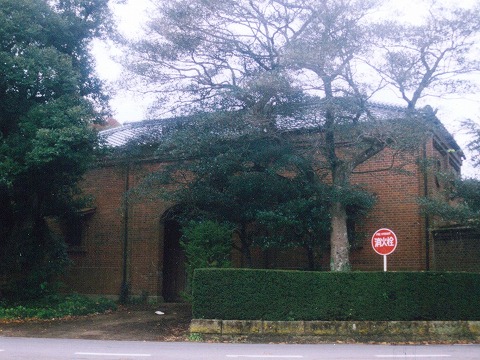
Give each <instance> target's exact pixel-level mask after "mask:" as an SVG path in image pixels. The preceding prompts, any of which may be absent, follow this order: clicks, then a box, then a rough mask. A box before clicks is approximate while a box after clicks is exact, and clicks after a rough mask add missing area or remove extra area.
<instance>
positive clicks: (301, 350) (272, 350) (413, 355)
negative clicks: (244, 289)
mask: <svg viewBox="0 0 480 360" xmlns="http://www.w3.org/2000/svg"><path fill="white" fill-rule="evenodd" d="M2 359H8V360H13V359H22V360H23V359H25V360H34V359H35V360H43V359H48V360H56V359H62V360H65V359H74V360H79V359H86V360H98V359H105V360H112V359H119V360H120V359H121V360H131V359H135V360H136V359H152V360H153V359H162V360H184V359H185V360H197V359H198V360H231V359H233V360H235V359H239V360H242V359H246V360H248V359H257V360H262V359H273V360H275V359H277V360H290V359H292V360H295V359H302V360H314V359H315V360H350V359H352V360H353V359H355V360H377V359H446V360H474V359H475V360H478V359H480V345H360V344H349V345H347V344H335V345H334V344H315V345H295V344H292V345H290V344H288V345H287V344H218V343H212V344H207V343H181V342H179V343H175V342H172V343H162V342H140V341H103V340H78V339H77V340H75V339H38V338H12V337H0V360H2Z"/></svg>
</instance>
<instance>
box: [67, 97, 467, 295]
mask: <svg viewBox="0 0 480 360" xmlns="http://www.w3.org/2000/svg"><path fill="white" fill-rule="evenodd" d="M381 107H382V106H381ZM382 111H384V112H386V113H387V114H390V113H392V112H397V113H398V112H401V111H404V110H402V109H399V108H394V107H386V106H384V107H383V108H382ZM430 115H431V117H432V119H433V120H432V121H435V122H436V123H437V125H438V126H437V127H436V129H437V130H436V131H435V132H433V133H432V134H431V136H430V137H429V139H428V141H427V142H426V143H425V144H423V148H422V150H421V151H419V152H418V153H417V154H416V155H409V157H410V158H409V161H407V162H406V163H405V164H404V166H403V169H404V170H405V171H404V172H403V173H399V172H393V171H387V170H385V171H380V172H375V173H372V172H371V171H367V170H372V169H377V170H380V169H386V168H389V167H391V166H392V162H399V161H405V158H403V159H399V158H396V157H395V156H394V155H393V151H392V150H391V149H386V150H384V151H382V152H381V153H379V154H377V155H376V156H375V157H373V158H372V159H370V160H369V161H368V162H366V163H364V164H363V165H362V166H361V168H360V169H358V170H359V171H357V173H356V174H355V175H354V176H353V180H354V182H355V183H358V184H363V185H364V186H365V188H366V189H368V190H369V191H371V192H373V193H375V194H376V195H377V197H378V201H377V203H376V205H375V207H374V208H373V210H372V211H371V212H370V213H369V215H368V216H367V217H366V218H365V219H364V221H363V222H362V224H356V231H357V232H358V233H359V234H364V236H359V237H358V239H357V241H356V243H355V244H354V246H353V247H352V251H351V263H352V268H353V269H354V270H376V271H381V270H382V269H383V258H382V256H379V255H377V254H376V253H375V252H374V251H373V250H372V248H371V245H370V237H371V234H373V232H374V231H375V230H377V229H378V228H382V227H388V228H391V229H392V230H394V231H395V233H396V235H397V237H398V246H397V249H396V251H395V252H394V253H393V254H392V255H390V256H389V257H388V268H389V270H435V269H443V270H445V269H449V270H455V269H454V267H455V264H457V263H459V262H462V261H458V259H457V260H455V259H454V258H453V257H452V256H451V255H452V254H450V256H449V257H448V256H447V257H446V256H445V251H448V249H449V247H450V248H451V247H452V243H451V241H450V240H451V236H445V234H446V233H445V232H442V231H441V230H439V229H437V228H436V226H437V225H436V224H435V223H434V222H433V220H432V219H429V218H428V217H425V216H423V215H422V214H421V212H420V208H419V205H418V203H417V199H418V198H419V197H422V196H425V195H429V196H435V194H439V193H440V192H441V190H442V188H443V186H444V184H442V181H441V180H439V179H438V178H437V177H436V176H435V173H434V171H428V172H424V171H423V170H422V166H423V165H422V164H423V163H422V161H419V160H422V159H427V158H428V159H430V160H432V159H433V160H434V165H435V166H434V168H435V169H437V170H441V171H449V172H453V173H455V174H456V175H457V176H460V168H461V164H462V152H461V150H460V149H459V147H458V145H457V143H456V142H455V140H454V139H453V137H452V136H451V135H450V134H449V133H448V132H447V131H446V130H445V128H444V127H443V126H442V125H441V123H440V122H439V120H438V119H437V118H436V117H435V116H434V115H433V113H432V114H430ZM166 123H168V122H159V121H144V122H138V123H130V124H126V125H123V126H119V127H116V128H112V129H109V130H106V131H103V132H102V133H101V134H102V136H103V138H104V139H105V140H106V143H107V144H108V145H109V146H112V147H118V148H121V147H122V146H123V145H124V144H125V143H127V142H128V141H131V140H132V139H140V138H141V137H142V136H144V135H149V136H152V135H154V136H156V137H158V136H160V137H161V133H162V131H163V127H164V126H165V124H166ZM138 144H139V146H141V144H142V141H138ZM130 149H132V148H131V147H130ZM130 151H134V150H130ZM139 154H145V153H142V152H139ZM161 166H162V162H161V161H159V160H158V159H156V158H154V157H151V156H141V155H140V156H131V157H127V158H124V159H123V160H122V159H117V160H112V159H110V160H105V161H103V162H101V163H98V164H97V166H96V167H95V168H93V169H91V170H90V171H89V172H88V173H87V174H86V175H85V179H84V181H83V183H82V189H83V190H84V192H85V193H86V194H89V195H91V196H92V197H93V199H94V206H93V207H92V208H90V209H85V210H84V213H83V216H82V223H81V224H80V225H79V226H78V227H76V228H77V230H78V231H77V232H76V234H77V235H75V236H74V237H71V238H69V239H67V241H68V242H69V244H70V248H69V254H70V257H71V259H72V261H73V266H72V267H71V269H70V270H69V273H68V275H67V277H66V283H67V284H68V285H69V286H70V287H71V289H72V290H74V291H77V292H79V293H83V294H101V295H118V294H119V293H120V292H121V289H122V287H123V288H125V287H126V286H128V287H129V291H130V294H132V295H135V296H148V297H154V298H163V299H165V300H166V301H172V300H176V299H178V296H179V293H180V291H181V290H182V289H183V287H184V284H185V272H184V263H183V260H184V259H183V253H182V251H181V248H180V246H179V237H180V229H179V226H178V224H177V223H176V222H174V221H171V220H169V219H168V217H166V216H165V214H166V213H167V212H168V210H169V209H170V208H171V205H172V204H166V203H164V202H162V201H153V202H144V203H138V202H131V201H129V198H128V196H125V194H126V193H127V192H128V190H130V189H132V188H134V187H135V186H136V185H137V184H138V183H139V182H140V181H141V180H142V178H143V177H144V176H145V174H148V173H149V172H151V171H154V170H155V169H158V168H160V167H161ZM433 234H443V238H442V237H441V236H440V237H439V239H440V240H438V241H434V237H433ZM449 241H450V242H449ZM453 247H455V244H454V245H453ZM256 255H257V256H256V263H255V265H256V266H258V267H277V268H295V269H297V268H303V267H304V265H305V263H306V259H305V257H304V255H303V253H302V252H296V251H292V250H289V251H286V250H283V251H280V250H278V251H269V252H268V253H261V254H260V251H258V252H257V254H256ZM232 258H233V261H234V263H236V264H238V265H241V263H242V259H241V255H240V254H239V253H235V252H232ZM327 258H328V254H327V255H326V260H325V262H326V263H325V264H324V266H325V268H328V266H327V263H328V259H327ZM446 258H448V261H447V260H446ZM471 269H472V267H470V268H469V270H471Z"/></svg>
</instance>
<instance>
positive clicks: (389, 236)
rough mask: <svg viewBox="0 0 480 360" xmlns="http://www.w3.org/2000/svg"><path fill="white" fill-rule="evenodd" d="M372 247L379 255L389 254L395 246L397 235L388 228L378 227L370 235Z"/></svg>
mask: <svg viewBox="0 0 480 360" xmlns="http://www.w3.org/2000/svg"><path fill="white" fill-rule="evenodd" d="M372 247H373V250H375V252H376V253H377V254H379V255H390V254H391V253H392V252H394V251H395V249H396V248H397V235H395V233H394V232H393V231H392V230H390V229H379V230H377V231H375V234H373V236H372Z"/></svg>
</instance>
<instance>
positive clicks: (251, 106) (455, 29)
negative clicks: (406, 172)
mask: <svg viewBox="0 0 480 360" xmlns="http://www.w3.org/2000/svg"><path fill="white" fill-rule="evenodd" d="M382 3H383V2H381V1H375V0H341V1H338V0H301V1H298V0H295V1H294V0H258V1H247V0H227V1H224V0H222V1H220V0H194V1H183V0H176V1H170V2H168V4H167V3H165V2H163V1H153V4H154V5H155V7H154V8H153V10H152V12H151V14H152V18H151V21H150V22H149V25H148V27H147V29H146V31H147V33H146V36H144V37H143V38H142V39H141V40H138V41H133V42H130V43H128V44H127V45H128V47H129V56H128V59H127V60H126V61H125V62H124V63H125V66H126V68H127V69H128V71H129V74H130V75H132V77H128V76H126V77H125V78H126V79H128V81H129V82H130V83H131V84H133V83H134V82H133V81H132V79H136V80H137V81H139V82H140V83H141V85H142V88H143V90H144V91H146V92H152V93H155V94H157V95H159V101H158V102H156V103H155V106H156V107H157V109H163V110H164V111H165V112H169V113H172V112H175V111H184V112H192V111H194V110H198V109H199V108H200V109H202V110H207V111H215V110H218V109H223V110H225V109H226V110H237V109H244V110H245V111H247V113H248V114H249V116H250V121H251V122H252V123H255V124H256V125H257V126H258V127H260V128H262V129H264V131H266V132H278V131H279V127H278V125H279V121H278V120H279V113H278V112H277V109H278V108H280V107H284V106H288V107H289V108H290V111H292V113H294V115H295V116H294V117H293V118H295V121H293V122H290V123H289V124H288V123H287V128H290V129H291V128H294V127H299V126H302V125H299V124H301V123H302V122H303V124H304V125H303V126H315V127H316V128H317V129H318V130H320V131H319V134H322V135H321V136H317V137H316V139H320V141H316V142H315V143H314V144H313V145H315V147H316V149H315V150H317V154H318V155H319V156H318V161H319V163H321V165H319V166H318V167H319V168H325V169H326V170H327V171H328V172H329V174H330V179H331V181H332V183H333V186H334V187H335V188H337V189H338V190H339V193H342V191H341V189H344V188H349V187H350V183H351V176H352V174H353V173H354V172H355V170H356V169H357V168H358V167H359V166H360V165H361V164H363V163H364V162H365V161H367V160H368V159H370V158H371V157H373V156H375V155H376V154H378V153H379V152H380V151H382V150H383V149H385V148H386V147H390V148H393V149H396V150H398V151H399V152H404V151H407V150H408V151H414V150H416V149H415V147H414V146H413V145H414V144H415V143H417V144H418V143H419V142H421V141H422V139H420V138H416V139H408V137H407V136H405V135H406V134H415V135H422V133H423V134H426V128H425V127H424V126H423V125H424V124H425V122H424V121H423V119H424V118H425V117H428V116H430V115H431V114H428V113H427V114H422V113H421V112H420V113H418V112H415V110H416V109H415V107H416V105H418V101H419V99H421V98H422V96H424V95H426V94H427V93H426V92H427V90H433V89H434V88H435V85H446V89H445V90H446V91H447V92H454V91H457V90H458V85H459V83H458V82H454V81H452V79H453V78H455V76H462V75H464V74H466V73H468V72H471V71H474V70H477V63H476V61H474V60H471V58H469V56H468V49H469V46H470V45H471V41H472V39H474V38H475V36H476V35H477V34H478V23H479V22H478V16H477V13H478V12H476V10H475V9H471V10H461V11H460V10H458V9H453V10H451V9H437V8H436V7H435V3H434V2H432V6H431V9H430V12H429V13H428V14H427V15H428V16H427V20H426V21H424V22H423V23H421V24H420V25H418V26H409V25H408V26H407V25H402V24H393V23H392V22H389V23H388V24H387V25H385V24H383V25H382V24H380V25H379V24H377V23H378V21H377V19H378V14H375V12H376V11H380V10H382V7H381V5H382ZM391 30H394V31H391ZM372 54H375V56H372ZM454 85H455V86H454ZM385 87H388V88H389V89H393V91H397V92H398V94H399V96H400V97H401V98H402V99H404V100H405V101H406V106H405V112H403V113H397V114H396V115H392V114H391V113H390V114H387V116H386V117H387V118H385V117H384V116H381V115H382V114H380V113H379V112H377V111H374V109H372V107H371V106H369V105H368V100H369V99H370V98H371V96H372V95H374V94H375V93H377V91H379V90H381V89H383V88H385ZM306 98H310V99H312V98H313V99H314V100H315V101H306ZM312 103H314V104H315V106H312ZM290 115H292V114H290ZM383 115H385V113H383ZM423 115H425V116H423ZM286 118H287V117H285V116H284V117H283V119H286ZM289 118H290V119H291V118H292V117H291V116H290V117H289ZM400 119H401V121H398V120H400ZM387 120H390V125H389V124H387ZM305 124H308V125H305ZM391 124H394V126H391ZM415 124H417V126H419V127H420V126H421V128H420V129H417V130H416V131H413V130H412V128H411V127H413V126H415ZM283 129H284V130H285V127H284V128H283ZM286 130H288V129H286ZM330 213H331V216H332V223H331V236H330V238H331V240H330V242H331V269H332V270H336V271H341V270H346V269H348V268H349V243H348V236H347V226H346V220H347V213H346V206H345V202H344V201H341V199H339V201H337V202H332V204H331V208H330Z"/></svg>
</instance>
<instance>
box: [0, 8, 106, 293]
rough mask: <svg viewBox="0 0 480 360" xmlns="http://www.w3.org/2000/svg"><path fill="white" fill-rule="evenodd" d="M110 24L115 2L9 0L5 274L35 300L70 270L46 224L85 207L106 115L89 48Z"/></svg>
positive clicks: (2, 12)
mask: <svg viewBox="0 0 480 360" xmlns="http://www.w3.org/2000/svg"><path fill="white" fill-rule="evenodd" d="M108 17H109V10H108V7H107V0H95V1H83V0H68V1H65V0H58V1H46V0H40V1H29V0H0V203H1V204H2V206H1V208H0V273H2V274H8V275H11V274H22V276H23V277H24V278H23V279H22V281H26V284H25V286H27V283H28V284H29V285H28V289H27V290H26V292H30V289H31V287H30V286H32V287H33V289H38V288H39V286H40V285H41V284H43V283H44V282H48V281H50V280H51V279H52V277H53V276H54V275H56V274H58V273H60V272H61V269H63V267H64V265H65V264H66V257H65V254H64V249H63V248H62V244H61V241H59V240H58V239H55V240H54V239H52V237H51V234H49V231H48V227H47V223H46V218H48V217H59V216H63V215H64V214H71V213H74V212H75V211H76V210H78V208H79V207H81V206H82V201H81V199H80V198H79V197H78V194H77V189H76V183H77V182H78V181H79V180H80V179H81V177H82V175H83V173H84V172H85V170H86V169H87V168H88V166H89V165H90V163H91V161H92V160H93V154H94V149H95V147H96V141H97V139H96V134H95V132H94V130H93V129H91V127H90V125H91V124H92V123H94V122H96V121H97V120H98V119H99V118H100V115H101V113H99V111H98V110H102V111H103V110H104V109H105V108H106V102H105V100H106V98H105V96H104V95H103V93H102V89H101V83H100V81H99V80H98V78H96V77H95V76H94V75H93V60H92V57H91V54H90V52H89V44H90V41H91V40H92V39H93V37H94V36H100V35H105V34H106V32H107V30H108V26H109V22H108ZM74 199H75V200H74ZM34 279H36V280H35V281H36V284H33V283H31V281H34ZM34 292H35V291H32V294H33V293H34ZM38 294H41V292H39V293H38Z"/></svg>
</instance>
